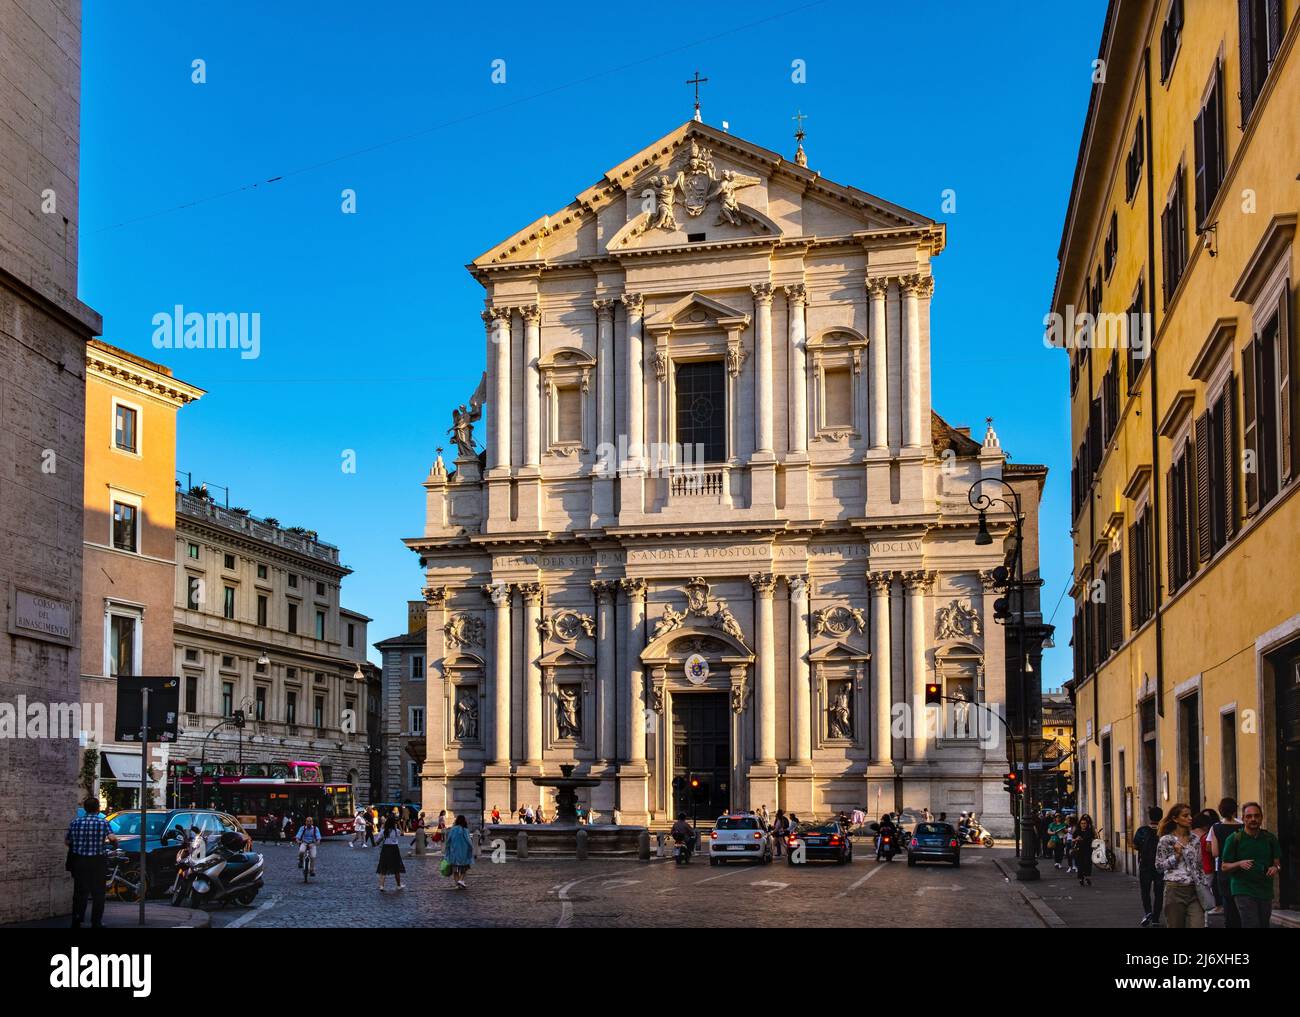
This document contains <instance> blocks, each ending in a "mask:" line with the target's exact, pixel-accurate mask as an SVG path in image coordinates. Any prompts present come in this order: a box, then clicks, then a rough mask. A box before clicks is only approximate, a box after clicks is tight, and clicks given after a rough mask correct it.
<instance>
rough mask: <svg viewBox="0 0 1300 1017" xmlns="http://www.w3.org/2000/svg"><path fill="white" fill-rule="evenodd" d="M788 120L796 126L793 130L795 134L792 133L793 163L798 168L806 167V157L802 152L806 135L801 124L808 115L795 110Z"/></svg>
mask: <svg viewBox="0 0 1300 1017" xmlns="http://www.w3.org/2000/svg"><path fill="white" fill-rule="evenodd" d="M790 119H791V120H793V121H794V122H795V123H796V124H797V125H798V126H797V127H796V128H795V132H794V140H795V145H796V147H795V150H794V161H795V162H796V163H797V164H798V165H800V166H807V165H808V155H807V153H805V152H804V150H803V139H804V138H806V137H807V136H808V135H807V133H806V132H805V131H804V129H803V122H804V121H805V120H807V119H808V115H807V114H806V113H804V112H803V111H802V110H795V112H794V116H792V117H791V118H790Z"/></svg>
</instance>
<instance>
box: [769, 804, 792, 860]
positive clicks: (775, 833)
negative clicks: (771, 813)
mask: <svg viewBox="0 0 1300 1017" xmlns="http://www.w3.org/2000/svg"><path fill="white" fill-rule="evenodd" d="M788 831H789V821H788V820H787V819H786V818H785V809H777V810H776V818H775V819H773V820H772V839H773V840H774V841H775V842H776V857H777V858H780V857H781V845H782V844H784V843H785V838H786V834H787V832H788Z"/></svg>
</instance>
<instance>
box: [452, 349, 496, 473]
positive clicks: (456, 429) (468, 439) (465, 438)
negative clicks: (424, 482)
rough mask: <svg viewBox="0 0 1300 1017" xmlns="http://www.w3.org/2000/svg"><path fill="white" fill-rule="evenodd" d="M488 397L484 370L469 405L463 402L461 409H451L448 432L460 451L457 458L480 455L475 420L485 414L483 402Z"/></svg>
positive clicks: (470, 457) (469, 457) (471, 457)
mask: <svg viewBox="0 0 1300 1017" xmlns="http://www.w3.org/2000/svg"><path fill="white" fill-rule="evenodd" d="M486 398H487V371H484V372H483V377H482V379H481V380H480V381H479V383H478V388H476V389H475V390H474V394H473V395H472V396H470V397H469V406H468V407H466V405H465V404H464V403H461V404H460V408H459V409H455V410H452V411H451V429H450V430H448V432H447V434H448V435H450V436H451V441H452V444H454V445H455V446H456V449H457V451H458V452H459V453H460V455H459V456H458V457H457V458H466V459H473V458H475V457H477V456H478V449H477V448H476V447H475V445H474V422H475V421H476V420H478V419H479V418H480V417H481V416H483V402H484V400H485V399H486Z"/></svg>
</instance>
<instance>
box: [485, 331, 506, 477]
mask: <svg viewBox="0 0 1300 1017" xmlns="http://www.w3.org/2000/svg"><path fill="white" fill-rule="evenodd" d="M490 313H491V315H492V324H493V329H492V345H493V350H494V356H493V358H492V362H493V375H492V380H493V382H494V385H493V389H492V403H493V406H492V445H491V447H490V448H489V449H488V469H489V470H492V469H496V468H504V469H506V470H507V471H508V470H509V467H510V308H508V307H494V308H493V309H492V311H491V312H490Z"/></svg>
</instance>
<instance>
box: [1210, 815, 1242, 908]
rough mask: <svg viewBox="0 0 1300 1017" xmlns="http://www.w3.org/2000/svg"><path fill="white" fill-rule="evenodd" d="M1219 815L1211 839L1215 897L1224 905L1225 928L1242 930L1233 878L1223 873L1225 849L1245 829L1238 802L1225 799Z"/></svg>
mask: <svg viewBox="0 0 1300 1017" xmlns="http://www.w3.org/2000/svg"><path fill="white" fill-rule="evenodd" d="M1219 815H1220V817H1221V818H1220V819H1219V821H1218V822H1217V823H1215V824H1214V825H1213V826H1212V827H1210V837H1209V842H1210V856H1211V857H1212V858H1213V861H1214V883H1215V895H1216V896H1217V897H1218V899H1219V900H1220V901H1221V902H1222V905H1223V927H1224V928H1225V929H1240V928H1241V914H1240V912H1238V911H1237V902H1236V900H1235V899H1234V898H1233V896H1232V889H1231V887H1230V886H1229V884H1230V882H1231V877H1229V876H1228V874H1227V873H1225V872H1224V871H1223V848H1224V846H1225V845H1226V844H1227V843H1228V838H1229V837H1231V836H1232V835H1233V834H1234V833H1236V832H1237V831H1238V830H1241V829H1242V828H1243V826H1242V822H1241V820H1239V819H1238V818H1237V800H1236V799H1235V798H1225V799H1223V801H1221V802H1219Z"/></svg>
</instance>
